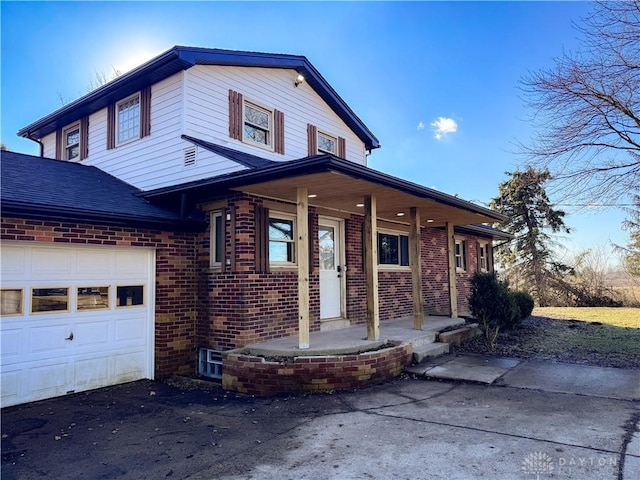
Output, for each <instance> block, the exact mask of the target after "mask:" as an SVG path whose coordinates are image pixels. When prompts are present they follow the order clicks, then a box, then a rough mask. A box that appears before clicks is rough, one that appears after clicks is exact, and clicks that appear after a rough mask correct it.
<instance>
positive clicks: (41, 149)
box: [27, 132, 44, 157]
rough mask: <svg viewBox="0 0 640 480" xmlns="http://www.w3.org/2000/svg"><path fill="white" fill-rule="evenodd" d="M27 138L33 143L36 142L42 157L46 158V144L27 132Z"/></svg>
mask: <svg viewBox="0 0 640 480" xmlns="http://www.w3.org/2000/svg"><path fill="white" fill-rule="evenodd" d="M27 138H28V139H29V140H31V141H33V142H36V143H37V144H38V145H40V157H44V144H43V143H42V142H41V141H40V140H38V139H36V138H32V137H31V132H27Z"/></svg>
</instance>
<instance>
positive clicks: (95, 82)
mask: <svg viewBox="0 0 640 480" xmlns="http://www.w3.org/2000/svg"><path fill="white" fill-rule="evenodd" d="M120 75H122V72H120V70H118V69H117V68H116V67H114V66H113V65H112V66H111V73H107V72H106V71H104V70H97V69H95V70H94V71H93V75H92V76H91V77H89V83H88V84H87V88H86V90H85V92H84V93H81V94H80V95H79V96H82V95H85V94H87V93H89V92H92V91H93V90H95V89H97V88H100V87H101V86H103V85H105V84H107V83H109V82H110V81H112V80H115V79H116V78H118V77H119V76H120ZM72 100H73V99H72V98H67V97H65V96H64V95H62V93H60V92H58V102H60V106H65V105H67V104H68V103H71V101H72Z"/></svg>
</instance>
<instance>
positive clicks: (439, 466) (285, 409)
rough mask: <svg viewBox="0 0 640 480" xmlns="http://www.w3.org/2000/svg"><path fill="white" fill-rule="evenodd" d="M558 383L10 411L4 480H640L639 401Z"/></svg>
mask: <svg viewBox="0 0 640 480" xmlns="http://www.w3.org/2000/svg"><path fill="white" fill-rule="evenodd" d="M546 368H548V369H551V370H552V369H553V364H549V365H547V366H546ZM583 368H584V367H583ZM592 375H595V374H592ZM505 378H507V376H506V375H505ZM519 381H520V383H523V382H522V380H521V379H519ZM595 381H597V379H596V380H595ZM555 382H556V383H557V380H555ZM556 383H554V384H553V386H552V387H551V388H549V389H548V390H549V391H546V389H545V387H544V385H540V384H539V383H538V384H535V385H524V386H523V385H518V386H510V385H509V382H505V381H501V382H500V383H499V384H493V385H485V384H477V383H469V382H461V381H453V380H441V379H439V380H438V379H432V380H425V379H416V378H409V377H405V378H400V379H397V380H395V381H392V382H389V383H386V384H383V385H377V386H372V387H369V388H365V389H361V390H357V391H351V392H344V393H337V394H324V395H310V396H298V397H282V398H252V397H246V396H240V395H234V394H227V393H225V392H222V391H220V390H218V389H216V388H213V389H211V390H203V389H202V388H198V389H194V388H195V387H194V386H193V385H194V384H193V383H191V382H182V383H180V384H178V385H169V384H166V383H162V382H153V381H140V382H135V383H130V384H126V385H121V386H117V387H111V388H106V389H101V390H96V391H92V392H88V393H81V394H75V395H70V396H66V397H62V398H58V399H52V400H46V401H42V402H37V403H32V404H27V405H22V406H17V407H10V408H7V409H5V410H3V411H2V478H3V479H42V478H52V479H53V478H55V479H83V480H86V479H99V478H108V479H118V478H123V479H125V478H126V479H161V478H175V479H186V478H188V479H233V478H240V479H262V478H264V479H296V480H297V479H314V480H318V479H334V478H336V479H378V478H381V479H391V478H398V479H412V480H415V479H438V478H443V479H444V478H447V479H475V478H488V479H536V478H537V479H540V480H543V479H551V478H561V479H580V480H583V479H621V478H625V479H632V478H633V479H635V478H640V434H638V432H637V423H638V419H639V418H640V404H639V403H638V401H637V400H632V399H621V398H609V397H608V396H606V395H601V394H600V395H583V394H576V393H566V392H565V393H562V392H559V391H558V390H559V388H558V387H557V384H556ZM612 393H615V392H612ZM615 396H616V395H611V397H615ZM618 396H619V395H618Z"/></svg>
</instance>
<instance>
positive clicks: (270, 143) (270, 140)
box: [240, 98, 275, 152]
mask: <svg viewBox="0 0 640 480" xmlns="http://www.w3.org/2000/svg"><path fill="white" fill-rule="evenodd" d="M247 105H249V106H250V107H252V108H254V109H256V110H261V111H263V112H264V113H266V114H267V115H268V117H269V128H268V129H267V130H266V132H267V135H266V137H267V143H266V144H265V143H260V142H256V141H255V140H253V139H251V138H249V137H247V136H246V135H245V134H244V128H245V126H246V125H247V124H249V125H250V126H252V127H253V128H255V129H257V130H264V128H263V127H260V126H258V125H253V124H251V122H247V120H246V116H245V112H246V107H247ZM274 128H275V125H274V109H273V108H268V107H266V106H264V105H261V104H260V103H258V102H255V101H253V100H248V99H246V98H243V99H242V119H241V132H240V133H241V137H242V142H243V143H246V144H248V145H254V146H256V147H259V148H262V149H264V150H268V151H270V152H273V151H274Z"/></svg>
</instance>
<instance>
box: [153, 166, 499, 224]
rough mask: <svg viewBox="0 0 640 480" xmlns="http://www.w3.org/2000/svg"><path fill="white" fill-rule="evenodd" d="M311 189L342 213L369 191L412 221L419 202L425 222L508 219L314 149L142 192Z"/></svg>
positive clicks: (204, 194)
mask: <svg viewBox="0 0 640 480" xmlns="http://www.w3.org/2000/svg"><path fill="white" fill-rule="evenodd" d="M299 187H306V188H308V191H309V196H310V198H309V205H311V206H315V207H319V208H325V209H329V210H332V211H334V212H341V213H343V214H356V215H362V214H363V213H364V209H363V208H362V204H363V202H364V197H365V196H368V195H371V196H375V197H376V198H377V203H378V210H377V216H378V218H379V219H383V220H387V221H392V222H397V223H409V209H410V208H411V207H416V208H417V209H418V210H419V212H420V218H421V223H422V225H423V226H429V227H436V226H443V225H445V223H446V222H449V223H453V224H454V225H472V224H480V223H494V222H504V221H506V220H507V217H506V216H504V215H502V214H500V213H498V212H495V211H493V210H490V209H488V208H485V207H482V206H479V205H476V204H474V203H471V202H468V201H466V200H462V199H460V198H458V197H455V196H453V195H448V194H446V193H443V192H439V191H437V190H434V189H431V188H427V187H424V186H422V185H418V184H416V183H413V182H409V181H407V180H403V179H400V178H397V177H393V176H391V175H387V174H385V173H382V172H380V171H377V170H374V169H371V168H368V167H364V166H362V165H358V164H356V163H353V162H350V161H347V160H343V159H340V158H337V157H335V156H333V155H314V156H311V157H305V158H301V159H299V160H293V161H289V162H282V163H278V164H275V165H271V166H268V167H265V168H258V169H251V170H243V171H239V172H234V173H231V174H227V175H222V176H217V177H213V178H208V179H204V180H197V181H194V182H189V183H183V184H180V185H174V186H169V187H164V188H159V189H156V190H151V191H147V192H144V193H141V196H143V197H145V198H147V199H149V200H157V201H162V200H165V201H166V200H169V201H171V200H173V201H177V198H178V197H180V196H182V195H185V194H186V195H187V196H188V198H189V200H190V201H208V200H214V199H216V198H220V197H222V196H224V195H227V194H228V193H230V192H234V191H237V192H245V193H249V194H254V195H259V196H263V197H267V198H273V199H278V200H285V201H288V202H292V203H296V201H297V197H296V195H297V193H296V192H297V188H299Z"/></svg>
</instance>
